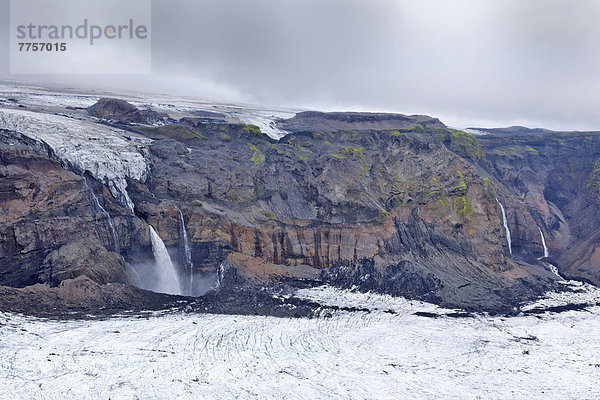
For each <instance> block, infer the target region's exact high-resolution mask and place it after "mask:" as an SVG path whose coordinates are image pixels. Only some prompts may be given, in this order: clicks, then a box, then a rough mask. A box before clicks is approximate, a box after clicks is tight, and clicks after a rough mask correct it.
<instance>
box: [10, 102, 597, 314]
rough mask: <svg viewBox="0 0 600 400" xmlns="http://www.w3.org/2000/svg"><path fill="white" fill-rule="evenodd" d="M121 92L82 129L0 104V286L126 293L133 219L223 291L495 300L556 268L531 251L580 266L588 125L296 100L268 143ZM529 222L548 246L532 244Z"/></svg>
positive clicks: (528, 289) (588, 250) (584, 270)
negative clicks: (299, 109) (540, 128)
mask: <svg viewBox="0 0 600 400" xmlns="http://www.w3.org/2000/svg"><path fill="white" fill-rule="evenodd" d="M121 106H122V104H120V103H119V104H112V103H111V102H110V101H108V102H107V101H104V102H103V104H102V109H106V110H109V111H110V110H113V111H114V110H116V111H115V112H116V114H115V113H113V114H111V115H112V117H111V118H110V119H111V121H110V122H106V121H105V123H110V124H112V126H111V127H110V128H109V127H107V126H106V125H98V126H99V127H102V129H100V128H95V130H94V131H93V132H94V135H92V134H91V133H90V131H89V130H87V128H88V127H89V126H90V122H89V121H87V120H85V118H84V117H83V116H81V115H80V116H78V118H82V119H83V120H84V121H85V123H83V122H82V123H81V124H80V123H79V122H78V123H77V124H78V125H76V126H75V127H73V126H71V125H68V126H67V123H69V124H70V123H71V122H72V121H71V120H67V119H60V121H59V122H60V123H61V124H63V123H64V124H65V127H66V128H65V129H66V131H67V133H68V136H66V137H67V138H73V140H66V139H65V138H64V137H65V135H66V134H61V133H60V132H59V131H58V130H56V131H52V132H50V133H51V134H46V133H44V130H43V129H41V130H40V129H37V130H36V129H34V127H35V126H37V125H36V124H37V123H42V122H40V121H46V119H39V120H37V119H35V120H32V119H31V118H29V117H28V118H29V119H27V121H28V123H27V124H25V123H24V120H21V119H18V118H21V114H23V115H25V114H26V113H25V114H24V112H21V114H19V116H18V118H17V117H16V116H15V115H13V114H15V112H13V111H10V112H5V113H4V114H3V115H4V117H3V118H4V119H3V121H5V122H6V123H5V125H6V127H5V128H6V130H5V131H3V133H2V135H1V136H0V143H2V146H1V147H0V162H1V163H0V168H1V169H0V173H1V174H2V180H1V181H0V205H1V206H2V207H1V210H2V213H3V216H4V218H3V219H2V221H1V222H0V238H1V241H0V284H1V285H6V286H12V287H17V288H21V287H24V286H30V285H33V284H37V283H41V284H46V285H49V286H51V287H55V288H57V290H58V289H59V288H63V289H60V290H62V291H61V292H60V293H63V292H64V293H68V292H69V291H68V290H65V289H64V288H65V287H66V286H65V285H67V283H65V282H71V284H72V285H73V287H76V288H79V287H84V288H85V287H89V285H87V286H86V285H82V284H79V283H73V282H75V281H76V280H77V279H80V277H82V276H83V277H85V278H86V279H87V280H89V281H91V282H93V287H94V289H93V290H94V291H96V292H99V293H103V291H104V290H107V291H108V292H107V293H108V294H109V295H112V298H113V299H114V301H115V302H116V303H118V304H126V301H125V300H123V299H125V298H127V296H129V295H131V296H132V299H134V300H132V304H133V303H135V304H140V300H139V299H140V296H142V295H140V293H139V292H135V293H134V292H127V291H126V290H124V289H123V290H119V291H116V292H115V291H114V290H113V289H111V286H110V285H114V284H137V283H139V278H137V277H136V276H135V274H136V272H135V269H136V266H139V265H143V264H147V263H152V262H153V261H154V257H153V254H152V247H151V242H150V238H149V227H148V224H150V225H152V226H153V227H154V228H155V230H156V231H157V232H158V234H159V236H160V237H161V238H162V240H163V241H164V243H165V245H166V247H167V249H168V251H169V253H170V256H171V258H172V260H173V261H174V263H175V264H176V268H178V270H179V272H180V273H181V274H182V275H184V274H187V273H188V271H187V270H186V268H188V266H187V265H186V264H187V262H188V261H187V257H186V251H185V245H184V233H183V232H184V229H185V233H186V234H187V236H188V238H189V247H190V250H191V264H192V272H193V274H194V275H195V276H197V277H207V279H208V278H210V279H213V278H214V279H217V278H216V277H217V275H218V280H219V282H220V285H221V286H220V290H222V291H227V292H230V293H236V292H237V291H239V290H242V291H248V290H250V291H253V290H255V289H256V288H257V287H259V286H263V285H268V286H277V285H280V284H282V283H285V284H291V285H306V284H319V283H323V282H327V283H331V284H335V285H337V286H341V287H348V288H350V287H356V288H359V289H361V290H373V291H379V292H384V293H390V294H394V295H404V296H408V297H413V298H422V299H426V300H430V301H435V302H437V303H440V304H444V305H447V306H452V307H463V308H468V309H472V310H487V311H495V312H506V311H509V312H512V311H513V307H515V306H517V305H518V304H519V303H520V302H522V301H525V300H527V299H531V298H533V297H534V296H535V295H537V294H539V293H541V292H542V291H543V290H546V289H548V288H549V287H551V286H552V285H553V282H554V281H555V280H556V279H558V277H557V276H556V275H554V274H553V273H552V272H551V271H550V269H549V266H548V265H547V263H546V262H548V261H550V262H552V263H553V264H556V265H558V267H559V268H560V270H561V272H565V273H568V274H572V275H573V276H583V277H586V278H588V279H596V277H597V275H595V274H597V270H598V268H597V263H595V262H594V260H595V259H596V258H599V257H600V256H599V257H597V256H596V251H597V250H596V249H597V243H599V240H600V230H597V229H596V228H590V226H589V225H590V224H589V221H596V220H597V218H598V212H597V205H596V203H595V199H594V196H593V195H592V194H590V193H593V190H594V188H595V186H594V182H595V180H594V178H593V173H592V170H591V169H592V166H593V164H594V161H595V157H594V154H596V153H597V147H596V139H595V138H596V136H595V135H592V134H590V135H588V136H589V137H588V139H586V140H583V141H581V140H576V139H573V138H565V139H564V141H563V142H560V141H559V140H558V139H559V138H558V137H557V136H556V134H555V133H552V132H542V133H539V132H536V133H535V134H532V133H528V134H527V135H524V136H522V137H521V139H518V138H517V137H516V136H514V135H512V134H510V135H508V134H506V133H502V134H500V133H497V134H496V133H493V132H492V133H490V134H489V135H487V136H482V137H479V140H477V138H475V137H473V136H471V135H469V134H467V133H464V132H461V131H456V130H452V129H449V128H447V127H445V126H444V125H443V124H442V123H440V122H439V121H438V120H437V119H434V118H430V117H426V116H403V115H390V114H381V115H380V114H365V113H300V114H298V115H297V116H296V117H294V118H292V119H289V120H282V121H279V122H278V123H277V126H278V127H279V128H278V129H286V130H288V131H289V132H290V133H289V134H288V135H287V136H285V137H284V138H283V139H281V140H279V141H276V140H274V139H272V138H270V137H268V136H266V135H264V134H263V133H262V132H261V131H260V129H258V128H257V127H256V126H254V125H248V124H242V123H239V122H232V121H230V120H228V119H227V118H222V119H211V118H204V117H203V118H194V117H184V118H181V119H179V120H178V121H177V122H173V123H171V124H168V125H163V126H148V125H143V123H142V124H139V123H138V124H137V125H131V121H130V120H129V119H128V118H124V117H123V118H122V119H119V118H120V117H119V116H121V117H122V115H121V114H122V113H121V112H120V111H119V110H121V108H122V107H121ZM127 109H129V108H127ZM117 111H118V112H117ZM133 111H135V110H130V111H127V113H125V114H127V115H129V114H130V113H131V112H133ZM111 112H112V111H111ZM30 114H34V113H30ZM1 116H2V115H0V117H1ZM15 118H16V119H15ZM115 118H116V119H115ZM55 119H56V118H55ZM75 120H76V119H75ZM32 121H33V123H32ZM57 121H58V120H57ZM142 122H143V121H142ZM146 122H148V121H146ZM57 123H58V122H57ZM94 124H95V125H97V124H96V123H94ZM8 128H10V129H8ZM67 128H68V129H67ZM78 129H81V131H79V130H78ZM273 129H275V128H273ZM19 132H20V133H19ZM546 134H547V135H551V136H550V137H549V138H546V139H543V140H542V139H540V138H539V137H538V135H546ZM552 135H554V136H552ZM48 138H50V139H52V140H49V139H48ZM61 138H62V139H61ZM82 138H85V139H86V140H87V141H89V142H90V143H92V145H90V146H91V147H89V148H88V149H91V150H89V151H91V152H92V154H90V155H86V154H85V151H86V147H85V143H84V142H81V140H82ZM515 140H517V141H518V140H520V141H519V142H518V143H517V142H515ZM561 140H563V139H561ZM578 143H581V144H578ZM599 143H600V142H599ZM69 146H72V147H73V151H74V152H75V153H73V152H70V151H66V152H65V151H64V149H65V148H69ZM102 146H106V148H107V152H106V158H107V160H106V162H104V161H103V160H102V153H101V148H102ZM61 149H63V150H61ZM74 154H75V155H74ZM90 160H91V161H93V162H91V161H90ZM59 161H60V162H59ZM111 162H113V163H114V165H115V167H114V168H112V167H111V165H112V164H111ZM598 179H600V178H598ZM113 180H114V181H115V182H118V185H116V184H114V183H113ZM590 182H592V184H590ZM598 187H600V185H599V186H598ZM497 199H498V200H499V201H500V202H502V204H503V205H504V207H505V208H506V211H507V216H508V218H507V219H508V225H509V227H510V229H511V231H512V234H513V243H512V250H513V254H510V253H509V250H508V243H507V241H506V237H505V232H504V230H503V224H502V216H501V213H500V207H499V205H498V202H497ZM180 216H181V217H180ZM182 222H183V224H182ZM538 229H541V230H542V232H543V233H544V236H545V238H546V242H547V243H548V247H549V248H550V255H551V259H544V260H538V259H537V258H538V257H540V256H541V255H543V248H542V246H541V240H540V232H539V230H538ZM598 251H600V250H598ZM599 254H600V253H599ZM137 271H138V273H143V272H142V271H143V269H139V268H138V269H137ZM77 282H79V281H77ZM194 282H195V283H194ZM187 284H188V283H186V285H187ZM194 284H195V285H200V284H202V281H201V280H196V281H193V280H190V282H189V285H190V286H192V287H193V285H194ZM124 287H125V286H124ZM11 290H12V289H11ZM28 290H29V289H28ZM44 290H47V289H44ZM82 290H83V289H82ZM10 293H11V296H17V295H16V294H14V292H12V291H11V292H10ZM50 297H51V296H50ZM142 297H143V296H142ZM152 301H159V300H156V298H153V300H152Z"/></svg>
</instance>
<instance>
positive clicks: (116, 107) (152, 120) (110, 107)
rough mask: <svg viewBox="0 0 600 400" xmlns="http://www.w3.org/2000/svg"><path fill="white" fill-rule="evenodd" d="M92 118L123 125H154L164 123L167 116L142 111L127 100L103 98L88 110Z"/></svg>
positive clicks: (151, 111) (150, 111)
mask: <svg viewBox="0 0 600 400" xmlns="http://www.w3.org/2000/svg"><path fill="white" fill-rule="evenodd" d="M87 112H88V114H89V115H91V116H92V117H96V118H101V119H104V120H108V121H114V122H119V123H122V124H146V125H153V124H157V123H162V122H164V120H165V118H166V116H165V115H162V114H160V113H158V112H156V111H153V110H140V109H139V108H137V107H136V106H134V105H133V104H130V103H128V102H127V101H125V100H121V99H113V98H107V97H103V98H101V99H100V100H98V102H97V103H96V104H94V105H92V106H90V107H88V108H87Z"/></svg>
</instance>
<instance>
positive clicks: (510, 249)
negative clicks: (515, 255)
mask: <svg viewBox="0 0 600 400" xmlns="http://www.w3.org/2000/svg"><path fill="white" fill-rule="evenodd" d="M496 202H497V203H498V204H499V205H500V210H502V223H503V224H504V230H505V231H506V241H507V242H508V251H509V253H510V254H512V244H511V241H510V229H508V221H507V220H506V213H505V212H504V206H503V205H502V203H500V201H499V200H498V199H496Z"/></svg>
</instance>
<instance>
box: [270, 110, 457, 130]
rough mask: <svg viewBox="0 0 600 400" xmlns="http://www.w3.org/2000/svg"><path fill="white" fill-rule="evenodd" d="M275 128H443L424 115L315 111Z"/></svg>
mask: <svg viewBox="0 0 600 400" xmlns="http://www.w3.org/2000/svg"><path fill="white" fill-rule="evenodd" d="M278 125H279V126H280V127H281V128H282V129H284V130H286V131H288V132H294V133H297V132H331V131H343V130H357V131H364V130H384V129H390V130H391V129H410V128H414V127H415V126H417V125H421V126H425V127H428V128H445V127H446V126H445V125H444V124H442V123H441V122H440V120H439V119H437V118H431V117H428V116H426V115H402V114H386V113H366V112H327V113H326V112H318V111H304V112H300V113H298V114H296V115H295V116H294V117H292V118H290V119H287V120H282V121H279V123H278Z"/></svg>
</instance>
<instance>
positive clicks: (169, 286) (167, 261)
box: [149, 225, 181, 294]
mask: <svg viewBox="0 0 600 400" xmlns="http://www.w3.org/2000/svg"><path fill="white" fill-rule="evenodd" d="M149 226H150V239H151V240H152V252H153V253H154V259H155V261H156V282H155V283H154V284H153V287H152V288H151V290H153V291H155V292H160V293H169V294H181V289H180V286H179V277H178V276H177V271H176V270H175V266H174V265H173V263H172V262H171V257H169V253H168V252H167V248H166V246H165V244H164V242H163V241H162V239H161V238H160V236H158V234H157V233H156V232H155V231H154V228H152V226H151V225H149Z"/></svg>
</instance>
